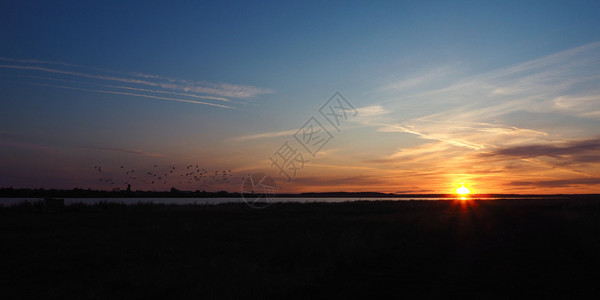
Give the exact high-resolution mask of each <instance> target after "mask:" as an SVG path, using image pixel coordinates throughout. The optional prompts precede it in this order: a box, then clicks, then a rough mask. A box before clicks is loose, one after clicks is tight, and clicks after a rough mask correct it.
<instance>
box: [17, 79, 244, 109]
mask: <svg viewBox="0 0 600 300" xmlns="http://www.w3.org/2000/svg"><path fill="white" fill-rule="evenodd" d="M17 82H18V83H23V84H30V85H37V86H46V87H53V88H60V89H68V90H76V91H85V92H94V93H104V94H115V95H125V96H134V97H143V98H152V99H158V100H167V101H177V102H187V103H194V104H204V105H210V106H215V107H221V108H228V109H235V107H233V106H227V105H221V104H215V103H208V102H202V101H195V100H186V99H179V98H169V97H159V96H152V95H142V94H134V93H125V92H116V91H105V90H94V89H85V88H78V87H72V86H63V85H54V84H45V83H33V82H25V81H17Z"/></svg>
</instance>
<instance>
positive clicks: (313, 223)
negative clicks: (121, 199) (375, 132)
mask: <svg viewBox="0 0 600 300" xmlns="http://www.w3.org/2000/svg"><path fill="white" fill-rule="evenodd" d="M599 253H600V199H598V200H597V199H571V200H496V201H468V202H460V201H399V202H388V201H382V202H353V203H337V204H324V203H308V204H298V203H287V204H276V205H273V206H270V207H268V208H266V209H262V210H255V209H251V208H249V207H247V206H245V205H244V204H224V205H217V206H167V205H148V204H146V205H134V206H126V205H118V204H106V203H103V204H99V205H94V206H85V205H73V206H68V207H66V208H65V209H64V210H63V211H60V212H54V213H47V214H43V213H41V212H40V210H39V209H38V208H36V207H35V206H33V205H21V206H17V207H10V208H0V257H1V260H0V288H1V290H2V293H3V295H10V297H8V298H4V297H3V298H4V299H13V298H34V299H35V298H61V299H114V298H128V299H148V298H156V299H162V298H174V299H188V298H189V299H192V298H193V299H198V298H203V299H222V298H235V299H252V298H288V299H289V298H292V299H306V298H319V299H321V298H323V299H324V298H327V299H329V298H341V297H362V298H382V297H384V296H386V295H392V296H393V298H398V297H402V296H412V297H433V296H439V297H445V298H448V297H452V296H480V297H488V296H507V297H508V296H521V297H522V296H526V295H533V296H538V297H551V296H554V297H555V296H557V295H561V294H562V295H572V296H581V297H589V296H590V295H593V294H598V292H599V291H600V289H599V287H598V284H597V282H598V280H599V279H600V276H599V272H598V271H599V267H600V259H599V256H598V254H599Z"/></svg>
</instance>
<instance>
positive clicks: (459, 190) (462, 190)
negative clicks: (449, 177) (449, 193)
mask: <svg viewBox="0 0 600 300" xmlns="http://www.w3.org/2000/svg"><path fill="white" fill-rule="evenodd" d="M456 193H457V194H459V195H462V196H464V195H466V194H469V193H471V191H470V190H469V189H468V188H466V187H464V186H461V187H459V188H457V189H456Z"/></svg>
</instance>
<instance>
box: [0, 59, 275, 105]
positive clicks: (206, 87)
mask: <svg viewBox="0 0 600 300" xmlns="http://www.w3.org/2000/svg"><path fill="white" fill-rule="evenodd" d="M0 60H1V61H5V62H7V63H6V64H0V68H1V69H7V70H17V71H24V72H26V75H30V76H29V77H31V78H33V77H36V76H31V75H34V74H36V73H46V74H52V75H55V76H54V77H52V78H50V80H64V81H70V82H71V83H72V85H73V86H70V87H71V88H76V89H80V90H85V88H84V87H82V85H86V84H93V85H97V86H101V87H102V88H103V89H104V90H105V92H108V91H107V90H108V89H112V92H115V91H114V90H130V91H137V92H139V93H137V94H136V95H132V96H138V97H148V98H154V99H159V100H171V101H173V100H172V99H173V98H171V99H166V98H167V97H161V96H157V95H156V94H169V95H176V96H180V97H183V98H181V99H178V100H181V102H189V101H186V100H189V99H186V98H188V97H189V98H196V99H205V100H214V101H224V102H232V101H231V99H229V98H234V99H239V100H242V101H243V100H245V99H250V98H254V97H256V96H259V95H264V94H269V93H273V90H271V89H266V88H260V87H255V86H250V85H240V84H230V83H212V82H205V81H190V80H182V79H175V78H170V77H163V76H159V75H150V74H143V73H135V72H134V73H125V72H120V71H113V70H107V69H102V68H93V67H87V66H80V65H74V64H68V63H62V62H49V61H41V60H24V59H13V58H2V57H0ZM37 77H38V78H39V79H43V77H41V76H37ZM83 78H85V79H89V80H94V82H82V81H80V79H83ZM78 80H79V81H78ZM35 83H38V84H40V83H44V82H35ZM114 83H120V84H121V85H115V84H114ZM63 88H65V87H64V86H63ZM94 92H98V91H94ZM151 95H153V96H154V97H151ZM178 100H175V101H178ZM190 103H192V102H190ZM198 104H207V103H206V102H198ZM207 105H210V104H207ZM213 106H219V105H213ZM219 107H223V108H232V106H219Z"/></svg>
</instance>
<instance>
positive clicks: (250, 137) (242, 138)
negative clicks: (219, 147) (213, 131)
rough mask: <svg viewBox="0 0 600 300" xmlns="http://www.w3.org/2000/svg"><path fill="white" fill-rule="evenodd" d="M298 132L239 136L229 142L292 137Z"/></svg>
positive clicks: (272, 132) (281, 131)
mask: <svg viewBox="0 0 600 300" xmlns="http://www.w3.org/2000/svg"><path fill="white" fill-rule="evenodd" d="M296 131H298V129H291V130H280V131H269V132H263V133H257V134H250V135H243V136H238V137H234V138H231V139H228V140H227V141H237V142H240V141H248V140H257V139H270V138H275V137H280V136H290V137H291V136H292V135H293V134H294V133H296Z"/></svg>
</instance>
